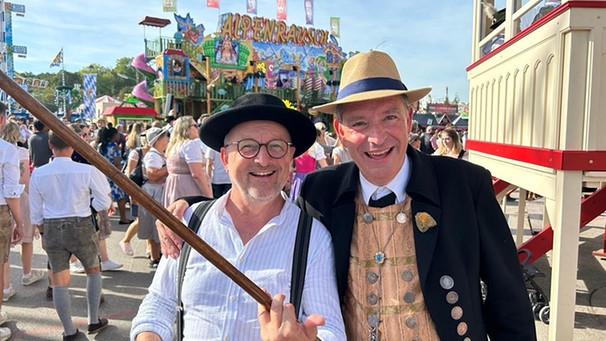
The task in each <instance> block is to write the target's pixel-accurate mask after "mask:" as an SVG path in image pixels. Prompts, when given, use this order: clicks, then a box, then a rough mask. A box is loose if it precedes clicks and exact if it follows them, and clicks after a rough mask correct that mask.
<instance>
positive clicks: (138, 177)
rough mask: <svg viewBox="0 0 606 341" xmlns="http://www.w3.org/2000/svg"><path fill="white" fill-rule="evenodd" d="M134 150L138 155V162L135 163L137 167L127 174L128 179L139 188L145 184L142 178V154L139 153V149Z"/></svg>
mask: <svg viewBox="0 0 606 341" xmlns="http://www.w3.org/2000/svg"><path fill="white" fill-rule="evenodd" d="M135 150H136V151H137V154H139V160H138V161H137V166H136V167H135V168H133V170H132V171H130V174H128V178H129V179H131V180H132V181H133V182H134V183H136V184H137V186H139V187H141V186H143V184H144V183H145V179H144V178H143V152H142V151H141V148H137V149H135ZM127 163H128V161H127ZM125 167H126V166H125Z"/></svg>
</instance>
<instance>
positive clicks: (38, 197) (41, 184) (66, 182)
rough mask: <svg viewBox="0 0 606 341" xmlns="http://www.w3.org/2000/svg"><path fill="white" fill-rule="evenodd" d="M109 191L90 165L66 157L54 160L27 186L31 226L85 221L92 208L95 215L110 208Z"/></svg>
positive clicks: (98, 173)
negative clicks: (59, 220)
mask: <svg viewBox="0 0 606 341" xmlns="http://www.w3.org/2000/svg"><path fill="white" fill-rule="evenodd" d="M109 193H110V188H109V183H108V182H107V178H106V177H105V175H103V173H101V172H100V171H99V170H98V169H96V168H95V167H93V166H91V165H87V164H83V163H77V162H74V161H72V159H71V158H69V157H57V158H55V159H53V161H51V162H49V163H48V164H46V165H44V166H42V167H39V168H36V169H35V170H34V172H33V173H32V177H31V179H30V184H29V204H30V210H31V211H30V216H31V219H32V224H36V225H41V224H42V223H43V220H44V219H52V218H68V217H88V216H90V215H91V210H90V206H91V198H92V206H93V207H94V208H95V210H97V211H102V210H106V209H108V208H109V205H110V204H111V199H110V198H109Z"/></svg>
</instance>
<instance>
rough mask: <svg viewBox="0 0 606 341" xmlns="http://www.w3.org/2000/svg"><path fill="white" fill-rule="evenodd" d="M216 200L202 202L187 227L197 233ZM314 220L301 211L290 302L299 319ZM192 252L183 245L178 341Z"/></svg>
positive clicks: (180, 333) (181, 337) (180, 332)
mask: <svg viewBox="0 0 606 341" xmlns="http://www.w3.org/2000/svg"><path fill="white" fill-rule="evenodd" d="M214 203H215V200H209V201H202V202H201V203H200V205H199V206H198V207H196V210H195V211H194V212H193V214H192V216H191V218H190V219H189V224H187V227H188V228H189V229H190V230H192V231H193V232H195V233H198V229H199V228H200V225H201V223H202V220H204V217H205V216H206V213H208V210H209V209H210V207H211V206H212V205H213V204H214ZM312 222H313V218H312V217H311V216H310V215H309V214H307V213H305V212H303V211H301V214H300V215H299V222H298V225H297V237H296V240H295V249H294V254H293V264H292V275H291V284H290V288H291V293H290V302H291V303H292V304H293V305H294V306H295V315H296V316H297V317H299V315H300V310H301V298H302V296H303V288H304V286H305V272H306V269H307V251H308V249H309V237H310V235H311V223H312ZM190 252H191V246H190V245H189V244H187V243H184V244H183V248H182V249H181V255H180V256H179V265H178V270H177V276H178V278H177V340H182V339H183V301H182V300H181V295H182V290H181V288H182V286H183V278H184V277H185V270H186V267H187V260H188V259H189V254H190Z"/></svg>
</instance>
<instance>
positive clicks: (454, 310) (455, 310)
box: [450, 306, 463, 320]
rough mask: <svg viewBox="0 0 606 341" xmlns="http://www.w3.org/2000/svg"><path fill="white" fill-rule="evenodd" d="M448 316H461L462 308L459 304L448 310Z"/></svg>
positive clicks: (456, 317) (454, 318)
mask: <svg viewBox="0 0 606 341" xmlns="http://www.w3.org/2000/svg"><path fill="white" fill-rule="evenodd" d="M450 316H451V317H452V318H453V320H459V319H461V317H463V308H461V307H459V306H456V307H453V308H452V310H451V311H450Z"/></svg>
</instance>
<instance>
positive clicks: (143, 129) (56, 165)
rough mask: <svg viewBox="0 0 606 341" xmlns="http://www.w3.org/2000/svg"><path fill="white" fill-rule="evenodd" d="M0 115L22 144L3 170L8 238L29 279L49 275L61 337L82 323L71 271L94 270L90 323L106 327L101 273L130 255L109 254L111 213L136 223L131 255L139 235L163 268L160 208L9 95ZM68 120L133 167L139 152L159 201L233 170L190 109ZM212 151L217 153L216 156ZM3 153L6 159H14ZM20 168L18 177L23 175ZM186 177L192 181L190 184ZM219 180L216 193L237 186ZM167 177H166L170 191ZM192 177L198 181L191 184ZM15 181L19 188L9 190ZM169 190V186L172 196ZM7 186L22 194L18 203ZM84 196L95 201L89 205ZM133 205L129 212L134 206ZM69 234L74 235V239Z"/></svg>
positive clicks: (13, 142) (3, 334)
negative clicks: (157, 116) (128, 119)
mask: <svg viewBox="0 0 606 341" xmlns="http://www.w3.org/2000/svg"><path fill="white" fill-rule="evenodd" d="M0 104H1V103H0ZM0 114H1V120H0V122H1V123H2V127H1V129H0V138H1V139H2V140H1V141H2V143H6V144H7V146H13V147H14V150H12V152H16V153H17V154H16V155H17V159H16V160H17V162H16V163H13V164H11V167H8V164H3V169H4V174H3V176H2V177H0V178H1V179H3V181H4V182H3V188H4V204H3V203H2V202H0V211H2V208H3V207H6V208H7V209H9V208H10V209H9V210H7V211H6V212H5V213H6V214H5V215H4V216H3V217H0V221H1V222H3V223H4V224H5V225H3V226H0V229H1V228H2V227H7V228H8V227H9V226H10V228H11V231H13V232H12V233H13V237H11V235H6V234H4V239H5V240H7V241H9V242H11V243H12V244H11V245H16V244H17V243H19V244H20V245H21V250H20V251H21V268H22V270H23V276H22V280H21V283H22V284H23V285H24V286H28V285H31V284H33V283H35V282H37V281H39V280H42V279H44V278H48V283H49V284H48V288H47V290H46V298H47V299H50V300H53V302H54V305H55V308H56V310H57V313H58V315H59V318H60V320H61V323H62V324H63V327H64V336H63V339H64V340H74V339H76V338H77V337H78V335H79V333H80V332H79V331H78V330H76V328H75V327H74V325H73V324H72V323H71V313H70V308H69V307H70V305H71V303H70V299H69V294H68V291H67V289H68V285H69V274H70V272H71V273H86V276H87V299H88V300H87V304H88V307H89V326H88V332H89V333H96V332H99V331H100V330H101V329H103V328H104V327H105V326H106V325H107V324H108V321H107V319H104V318H99V317H98V316H97V311H98V305H99V304H100V303H102V302H103V300H104V298H103V295H102V293H101V276H100V274H99V272H100V271H114V270H118V269H120V268H122V264H120V263H118V262H115V261H113V260H112V259H111V258H113V257H111V255H110V254H108V247H107V245H106V240H107V239H108V238H109V236H110V235H111V233H112V223H111V221H110V216H112V215H113V214H114V213H117V214H116V215H117V216H118V217H117V218H118V221H117V223H118V224H124V225H129V226H128V228H127V231H126V233H125V234H124V238H123V239H122V240H120V242H119V245H120V248H121V250H122V251H123V252H124V253H125V254H127V255H129V256H134V252H133V248H132V246H131V245H130V241H131V239H132V238H133V237H134V236H135V235H137V236H138V237H139V238H140V239H142V240H145V241H146V242H147V245H148V247H147V250H148V251H147V252H148V254H147V256H148V259H149V266H150V267H151V268H155V267H157V264H158V263H159V259H160V246H159V245H160V244H159V239H158V237H157V233H156V228H155V224H154V221H155V217H153V216H152V215H151V214H150V213H149V212H147V211H146V210H145V209H144V208H141V210H139V205H137V203H136V202H134V201H131V200H130V198H129V196H128V195H127V194H126V193H125V192H124V190H122V189H121V188H120V187H119V186H117V185H116V184H115V183H114V182H113V181H112V179H111V178H109V177H106V176H105V175H103V174H102V173H100V172H99V171H98V170H96V169H95V168H94V167H92V166H90V163H89V161H88V160H86V158H84V157H83V156H81V155H80V154H79V153H78V152H77V151H75V150H74V149H73V148H72V147H71V146H67V145H66V144H65V143H64V142H63V141H62V140H61V139H60V138H59V137H58V136H57V135H54V134H53V132H52V131H49V129H48V128H47V127H46V126H45V125H44V123H43V122H42V121H40V120H37V119H35V120H33V121H31V122H30V121H29V120H28V119H26V118H23V117H17V116H12V115H8V113H7V112H6V108H5V106H4V104H2V107H1V108H0ZM63 123H65V124H66V125H67V126H68V127H69V129H70V130H72V131H73V132H74V133H75V134H76V135H78V136H79V137H80V138H81V139H83V140H84V141H85V142H86V143H88V144H90V145H91V147H93V148H95V149H96V150H97V151H98V152H99V154H100V155H101V156H103V157H104V158H105V159H107V161H109V162H110V163H111V164H113V165H114V166H115V167H116V168H117V169H120V170H122V171H123V172H124V173H125V174H127V175H128V174H130V172H131V171H132V170H133V169H134V168H135V167H136V165H137V163H138V161H139V158H141V162H142V165H143V166H142V170H143V174H144V178H145V181H144V183H143V185H142V188H143V190H144V191H146V192H147V193H148V194H150V195H151V196H152V198H154V199H156V200H157V201H158V202H160V203H164V202H165V200H172V197H175V196H177V197H178V196H181V195H198V194H202V195H206V196H209V197H212V196H213V189H212V188H211V180H210V179H211V178H212V179H214V178H215V172H216V173H221V172H222V174H225V169H224V168H223V167H222V163H221V161H220V160H219V162H212V161H210V155H209V154H208V153H210V152H209V151H208V150H207V148H206V147H205V146H204V145H203V144H202V143H201V141H200V140H199V138H198V130H197V129H198V123H197V122H195V121H194V120H193V119H192V118H191V117H189V116H182V117H179V118H176V117H174V116H172V115H171V116H168V117H167V118H166V119H165V120H164V122H163V121H161V120H156V121H154V122H147V123H146V122H134V123H132V124H130V125H129V126H128V127H127V128H126V129H124V128H123V126H122V125H117V126H115V127H114V126H113V125H112V123H111V122H107V121H106V120H105V119H99V120H96V121H94V122H88V123H87V122H82V120H80V119H77V120H75V121H74V122H73V123H70V122H68V121H67V120H65V119H64V120H63ZM173 126H174V128H173ZM171 133H172V134H171ZM2 146H4V145H2V144H0V147H2ZM7 148H8V147H7ZM169 151H170V152H169ZM165 153H167V156H165ZM11 157H12V155H11ZM207 158H209V162H208V163H207V162H206V159H207ZM212 160H213V161H216V158H213V159H212ZM0 161H1V160H0ZM4 161H7V160H6V158H5V160H4ZM12 161H14V160H12ZM80 165H84V166H82V167H81V166H80ZM91 169H95V170H94V171H91ZM91 172H92V173H91ZM91 174H92V175H91ZM15 175H18V177H17V178H15ZM188 176H189V178H191V180H190V181H189V182H187V183H186V181H185V178H187V177H188ZM89 177H90V178H93V179H96V180H95V181H92V184H91V183H89V182H87V181H84V180H83V178H89ZM219 177H220V175H219ZM175 178H178V179H175ZM167 179H168V182H167ZM217 179H218V180H217V181H219V182H220V183H218V184H217V186H219V185H220V186H221V187H220V188H216V191H215V192H216V193H215V195H217V196H220V195H222V194H224V193H225V192H226V191H227V190H229V185H230V184H229V179H227V181H226V180H225V179H219V178H217ZM9 180H11V181H15V180H16V181H17V182H16V183H13V182H10V181H9ZM226 182H227V183H226ZM30 183H31V184H30ZM165 183H167V185H168V187H166V188H167V190H166V191H165ZM191 183H193V184H195V186H197V187H196V188H200V189H199V190H197V191H196V190H194V191H192V186H190V185H191ZM91 186H92V187H91ZM213 186H214V183H213ZM213 188H214V187H213ZM9 190H11V191H12V192H11V193H8V191H9ZM104 191H105V192H104ZM65 193H68V194H67V195H66V194H65ZM82 193H86V196H87V197H90V199H83V198H82V195H83V194H82ZM165 193H166V194H168V195H169V196H168V197H167V198H165ZM9 194H10V195H14V196H15V198H16V199H17V200H18V201H19V205H18V206H17V205H16V204H14V201H15V200H13V198H12V197H10V196H9ZM102 194H103V195H102ZM30 203H31V205H30ZM82 203H90V204H86V206H85V207H81V204H82ZM128 206H130V212H127V207H128ZM30 207H32V208H33V209H30ZM3 219H4V220H3ZM59 225H60V226H59ZM66 226H69V227H70V228H75V229H76V230H78V231H84V232H85V234H84V235H81V236H78V235H77V234H74V233H73V231H71V230H70V229H69V228H66ZM18 227H21V228H18ZM76 227H77V228H76ZM56 230H61V231H62V233H67V234H69V235H70V236H72V237H74V236H75V238H64V236H61V235H57V234H56V233H57V232H56ZM44 231H46V232H47V233H46V235H45V234H44ZM3 233H4V232H3ZM70 233H71V234H70ZM0 235H1V234H0ZM49 235H50V236H49ZM41 236H42V240H43V241H42V242H43V244H42V245H43V248H44V249H45V251H46V252H47V254H48V269H49V271H48V274H47V271H44V270H40V269H32V256H33V242H34V240H35V239H40V237H41ZM91 236H92V238H91ZM51 238H52V240H51ZM68 239H69V240H71V241H73V242H74V243H72V244H70V243H67V242H66V240H68ZM91 243H92V244H91ZM0 251H3V250H0ZM6 252H7V253H6V257H5V256H4V255H5V254H4V253H2V254H0V256H2V259H4V264H3V271H2V272H1V273H2V275H1V276H2V277H0V281H1V282H2V283H3V289H4V290H3V296H1V297H0V298H2V301H3V302H6V301H8V300H9V299H10V298H11V297H12V296H13V295H15V293H16V290H15V288H14V287H13V286H12V285H11V283H10V276H9V268H10V264H9V262H8V248H7V249H6ZM64 255H67V258H65V257H64ZM64 258H65V259H64ZM93 259H94V260H96V261H94V260H93ZM68 260H69V261H68ZM95 302H96V305H95ZM0 304H1V303H0ZM95 306H96V307H97V308H95ZM7 320H8V316H7V314H6V312H5V311H3V310H0V324H2V323H4V322H5V321H7ZM10 335H11V332H10V330H9V329H8V328H0V340H6V339H8V338H9V337H10Z"/></svg>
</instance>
